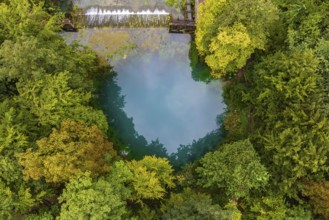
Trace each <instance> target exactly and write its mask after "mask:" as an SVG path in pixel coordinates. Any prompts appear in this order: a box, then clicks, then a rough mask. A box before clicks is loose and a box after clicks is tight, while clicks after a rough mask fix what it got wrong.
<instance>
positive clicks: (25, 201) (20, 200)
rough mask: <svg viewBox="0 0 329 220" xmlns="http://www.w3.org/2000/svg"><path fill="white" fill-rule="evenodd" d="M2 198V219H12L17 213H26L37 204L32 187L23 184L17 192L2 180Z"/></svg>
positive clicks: (0, 207) (0, 191) (0, 187)
mask: <svg viewBox="0 0 329 220" xmlns="http://www.w3.org/2000/svg"><path fill="white" fill-rule="evenodd" d="M0 198H1V200H0V218H1V219H12V218H13V215H14V214H15V213H24V212H26V211H27V210H28V209H29V208H30V207H32V206H33V205H35V204H36V200H35V199H34V198H32V195H31V192H30V189H29V188H26V187H25V186H24V185H23V184H22V185H21V186H20V187H19V190H18V191H17V193H16V192H13V191H12V190H11V189H10V188H9V187H7V186H6V185H5V184H4V183H3V182H2V181H0Z"/></svg>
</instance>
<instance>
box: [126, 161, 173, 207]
mask: <svg viewBox="0 0 329 220" xmlns="http://www.w3.org/2000/svg"><path fill="white" fill-rule="evenodd" d="M127 166H128V167H129V169H130V170H131V172H132V174H133V178H132V182H131V188H132V192H133V193H132V195H131V197H130V198H129V199H130V200H133V201H137V202H139V203H141V202H142V200H143V199H162V198H163V197H164V195H165V193H166V188H173V187H174V186H175V184H174V179H175V178H174V176H173V169H172V167H171V165H170V164H169V161H168V159H166V158H156V157H154V156H145V157H144V158H143V159H142V160H139V161H136V160H132V161H129V162H127Z"/></svg>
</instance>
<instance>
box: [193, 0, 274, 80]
mask: <svg viewBox="0 0 329 220" xmlns="http://www.w3.org/2000/svg"><path fill="white" fill-rule="evenodd" d="M277 19H278V16H277V10H276V7H275V6H274V5H273V4H272V3H271V1H263V0H255V1H249V0H242V1H241V0H228V1H226V0H220V1H218V0H208V1H205V2H204V3H202V4H200V6H199V15H198V19H197V25H196V27H197V28H196V33H195V34H196V39H195V41H196V45H197V48H198V50H199V53H200V55H201V56H204V57H205V61H206V63H207V64H208V65H209V67H210V68H211V69H212V74H213V76H215V77H227V76H228V74H229V73H234V74H235V73H236V72H237V71H238V70H239V69H241V68H243V67H244V66H245V64H246V63H247V60H248V59H250V58H251V55H252V54H253V53H255V52H256V50H265V49H266V47H267V41H268V38H269V35H270V31H271V30H270V29H271V26H272V24H273V22H275V21H276V20H277Z"/></svg>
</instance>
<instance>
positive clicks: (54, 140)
mask: <svg viewBox="0 0 329 220" xmlns="http://www.w3.org/2000/svg"><path fill="white" fill-rule="evenodd" d="M36 143H37V147H36V149H33V148H29V149H28V150H27V151H26V152H25V153H20V154H18V155H17V156H18V158H19V163H20V164H21V165H22V166H23V167H24V170H23V174H24V177H25V179H34V180H38V179H40V178H42V177H43V178H45V180H46V182H49V183H62V182H67V181H68V180H69V179H70V178H72V177H76V176H79V175H81V174H82V173H84V172H85V171H91V172H92V174H93V175H94V176H95V175H97V174H102V173H105V172H106V171H108V170H109V165H108V164H107V163H106V161H105V159H104V156H105V155H110V156H115V155H116V152H115V150H113V147H112V143H110V142H109V141H107V140H106V139H105V138H104V135H103V133H102V132H101V131H100V130H99V129H98V128H97V127H96V126H95V125H92V126H86V125H85V124H83V123H80V122H76V121H71V120H65V121H63V122H62V123H61V127H60V129H59V130H57V129H53V131H52V133H51V134H50V135H49V137H46V138H42V139H40V140H38V141H37V142H36Z"/></svg>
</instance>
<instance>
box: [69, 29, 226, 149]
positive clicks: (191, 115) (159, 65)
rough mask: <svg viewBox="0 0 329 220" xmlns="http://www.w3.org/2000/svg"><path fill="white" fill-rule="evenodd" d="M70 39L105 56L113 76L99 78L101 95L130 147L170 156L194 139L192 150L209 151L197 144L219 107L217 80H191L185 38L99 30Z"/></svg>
mask: <svg viewBox="0 0 329 220" xmlns="http://www.w3.org/2000/svg"><path fill="white" fill-rule="evenodd" d="M72 38H74V39H80V40H81V42H82V43H84V44H89V45H90V46H92V47H94V49H96V50H98V51H99V53H101V54H103V55H109V54H110V55H111V56H109V57H110V58H109V62H110V63H111V65H113V67H114V71H115V73H116V74H115V75H111V76H110V77H109V79H107V80H104V82H103V85H102V94H101V97H102V101H103V105H104V111H105V112H106V113H107V114H108V117H109V121H110V123H111V124H112V126H114V127H115V129H117V130H118V133H119V138H120V139H121V140H122V141H125V142H126V143H127V144H128V145H129V147H130V149H139V150H138V151H139V153H140V151H142V147H143V146H144V147H148V148H147V149H152V148H158V149H160V151H161V152H162V153H169V154H170V153H174V152H176V151H177V149H178V148H180V149H179V150H180V151H182V150H183V149H185V150H186V146H189V147H190V148H191V147H192V145H193V143H194V144H195V143H197V141H198V140H202V142H201V141H199V142H198V145H197V148H202V147H208V148H209V146H203V145H206V143H208V142H209V140H206V139H205V138H208V137H209V138H212V139H213V137H214V136H215V133H216V132H215V131H218V128H219V125H218V123H217V117H218V115H220V114H222V113H223V112H224V109H225V105H224V104H223V99H222V88H221V83H220V81H219V80H214V81H210V82H204V81H197V80H198V79H197V77H195V76H194V77H192V73H193V68H192V67H193V63H192V62H191V60H190V57H191V55H190V49H191V48H190V43H191V37H190V35H183V34H170V33H168V30H167V29H166V28H153V29H152V28H136V29H113V28H103V29H97V30H95V29H87V30H85V31H84V33H83V35H82V36H80V37H79V36H78V35H77V34H74V35H73V36H72ZM113 54H116V55H113ZM194 71H198V70H194ZM193 78H194V79H193ZM114 100H116V101H114ZM214 132H215V133H214ZM216 135H217V133H216ZM207 141H208V142H207ZM215 144H216V143H215ZM199 150H200V149H199ZM133 151H134V150H133ZM146 151H147V150H146ZM135 154H138V153H137V152H135ZM190 154H191V153H190Z"/></svg>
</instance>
